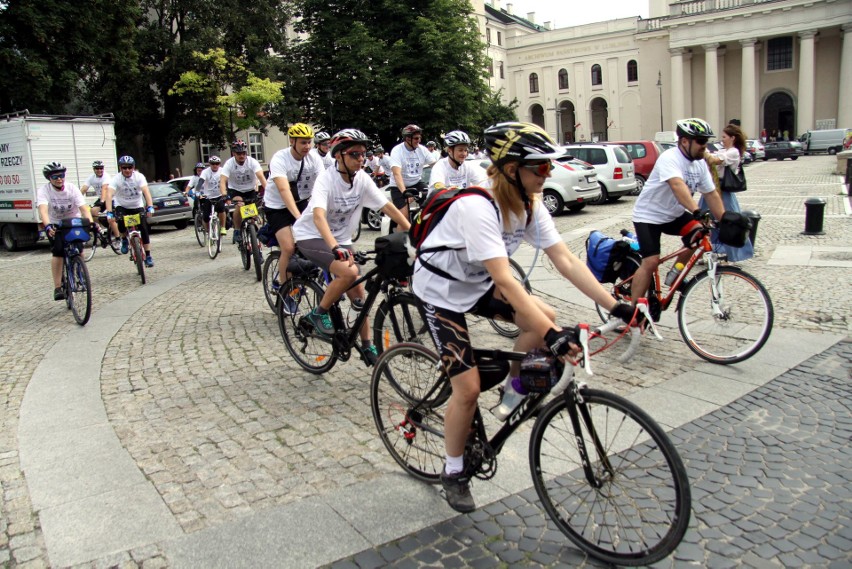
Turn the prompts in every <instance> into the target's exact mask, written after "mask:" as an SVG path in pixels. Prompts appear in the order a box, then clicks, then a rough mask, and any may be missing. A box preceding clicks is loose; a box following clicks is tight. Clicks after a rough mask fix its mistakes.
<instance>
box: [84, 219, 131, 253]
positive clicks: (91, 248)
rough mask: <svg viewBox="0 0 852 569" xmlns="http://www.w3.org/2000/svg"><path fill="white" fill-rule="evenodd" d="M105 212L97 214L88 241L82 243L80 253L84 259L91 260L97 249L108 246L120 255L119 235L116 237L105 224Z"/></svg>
mask: <svg viewBox="0 0 852 569" xmlns="http://www.w3.org/2000/svg"><path fill="white" fill-rule="evenodd" d="M106 220H107V216H106V214H105V213H102V214H100V215H98V222H99V223H96V224H94V225H93V226H92V230H91V231H90V233H91V235H92V237H91V240H90V241H87V242H86V243H84V244H83V251H82V253H81V254H82V255H83V256H84V258H85V259H86V261H87V262H88V261H91V260H92V257H94V256H95V253H96V252H97V250H98V249H99V248H100V249H106V248H107V247H109V248H110V249H112V252H113V253H115V254H116V255H121V237H116V236H115V235H113V234H112V231H111V230H110V228H109V224H107V221H106ZM101 223H103V225H102V224H101Z"/></svg>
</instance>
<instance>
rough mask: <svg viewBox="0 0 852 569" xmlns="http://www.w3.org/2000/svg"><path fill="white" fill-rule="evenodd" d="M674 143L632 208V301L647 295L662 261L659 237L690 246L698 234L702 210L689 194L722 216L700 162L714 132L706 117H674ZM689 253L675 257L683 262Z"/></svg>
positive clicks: (709, 176)
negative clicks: (635, 262)
mask: <svg viewBox="0 0 852 569" xmlns="http://www.w3.org/2000/svg"><path fill="white" fill-rule="evenodd" d="M676 131H677V146H676V147H675V148H670V149H668V150H666V151H665V152H663V153H662V154H661V155H660V157H659V158H658V159H657V162H656V164H654V169H653V170H652V171H651V175H650V176H649V177H648V181H647V182H645V187H644V188H643V189H642V193H640V194H639V197H638V198H636V203H635V205H634V206H633V226H634V227H635V228H636V236H637V238H638V240H639V253H640V254H641V255H642V264H641V265H640V266H639V268H638V269H637V270H636V274H635V275H634V277H633V284H632V285H631V296H632V298H633V299H634V302H635V300H636V299H638V298H642V297H644V296H646V293H647V292H648V286H649V285H650V283H651V278H652V275H653V274H654V272H655V271H656V270H657V267H658V266H659V264H660V237H661V235H662V234H663V233H665V234H666V235H679V236H680V237H681V238H682V239H683V241H684V245H687V246H689V245H690V244H691V243H692V241H693V240H694V239H697V238H699V237H700V233H699V230H700V229H701V223H700V220H701V219H702V218H703V212H702V211H701V209H699V207H698V204H697V203H695V200H694V199H693V197H692V195H693V193H694V192H695V191H696V190H697V191H699V192H701V195H702V196H703V197H704V199H705V200H706V202H707V205H708V206H709V208H710V213H712V214H713V216H714V217H715V218H716V219H722V214H723V213H725V206H724V204H723V203H722V198H721V197H719V194H718V193H717V192H716V191H715V189H716V186H715V184H714V183H713V176H712V175H711V174H710V170H709V169H708V168H707V164H706V162H704V153H705V152H706V150H707V143H708V142H709V140H710V139H711V138H713V137H714V136H715V135H714V133H713V129H712V128H711V127H710V125H709V124H707V122H706V121H704V120H702V119H699V118H690V119H681V120H679V121H677V128H676ZM691 254H692V252H691V251H684V252H683V253H682V254H681V255H680V256H678V258H677V261H676V262H679V263H683V264H686V262H687V261H688V260H689V257H690V256H691Z"/></svg>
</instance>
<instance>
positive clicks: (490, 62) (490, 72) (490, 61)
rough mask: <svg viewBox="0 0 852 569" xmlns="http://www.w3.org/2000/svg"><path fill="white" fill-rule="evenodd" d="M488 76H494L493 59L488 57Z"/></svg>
mask: <svg viewBox="0 0 852 569" xmlns="http://www.w3.org/2000/svg"><path fill="white" fill-rule="evenodd" d="M488 76H489V77H494V60H493V59H491V58H490V57H489V58H488Z"/></svg>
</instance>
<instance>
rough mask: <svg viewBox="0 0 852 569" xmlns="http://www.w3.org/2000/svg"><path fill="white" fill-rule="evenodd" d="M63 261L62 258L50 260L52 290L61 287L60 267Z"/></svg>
mask: <svg viewBox="0 0 852 569" xmlns="http://www.w3.org/2000/svg"><path fill="white" fill-rule="evenodd" d="M64 263H65V259H64V258H62V257H51V258H50V274H51V275H52V276H53V288H59V287H60V286H62V266H63V264H64Z"/></svg>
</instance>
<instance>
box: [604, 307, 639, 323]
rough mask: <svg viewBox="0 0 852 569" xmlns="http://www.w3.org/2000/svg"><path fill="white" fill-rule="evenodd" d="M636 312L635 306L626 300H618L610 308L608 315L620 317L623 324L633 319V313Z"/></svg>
mask: <svg viewBox="0 0 852 569" xmlns="http://www.w3.org/2000/svg"><path fill="white" fill-rule="evenodd" d="M634 312H636V310H635V307H634V306H633V305H632V304H629V303H627V302H619V303H618V304H616V305H615V307H614V308H613V309H612V310H610V312H609V315H610V316H614V317H615V318H621V319H622V320H624V323H625V324H630V321H631V320H633V314H634Z"/></svg>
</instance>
